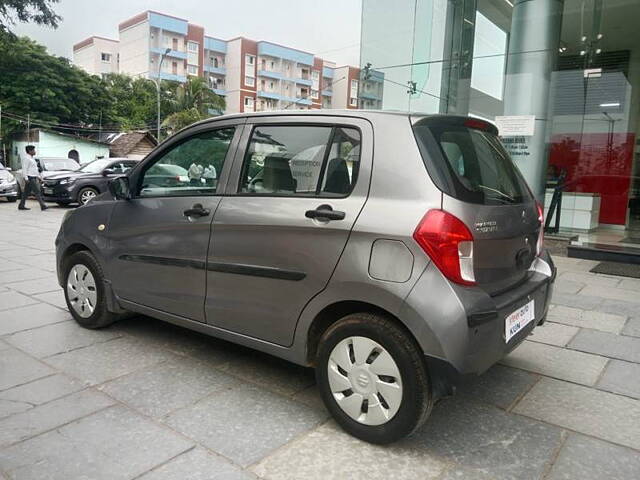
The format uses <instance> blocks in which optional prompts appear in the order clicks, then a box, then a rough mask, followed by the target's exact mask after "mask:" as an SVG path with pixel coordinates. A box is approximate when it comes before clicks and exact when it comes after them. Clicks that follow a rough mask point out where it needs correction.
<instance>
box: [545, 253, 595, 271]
mask: <svg viewBox="0 0 640 480" xmlns="http://www.w3.org/2000/svg"><path fill="white" fill-rule="evenodd" d="M553 262H554V263H555V265H556V267H558V270H559V271H560V273H564V272H585V273H586V272H589V270H591V269H592V268H593V267H595V266H596V265H597V264H598V263H599V262H596V261H593V260H585V259H578V258H569V257H559V256H557V257H556V256H554V257H553Z"/></svg>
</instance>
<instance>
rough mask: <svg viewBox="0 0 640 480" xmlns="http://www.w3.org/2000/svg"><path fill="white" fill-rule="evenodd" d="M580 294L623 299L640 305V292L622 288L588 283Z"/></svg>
mask: <svg viewBox="0 0 640 480" xmlns="http://www.w3.org/2000/svg"><path fill="white" fill-rule="evenodd" d="M579 295H587V296H594V297H602V298H607V299H610V300H622V301H624V302H631V303H637V304H638V306H639V307H640V295H638V292H635V291H631V290H623V289H621V288H615V287H603V286H594V285H587V286H586V287H584V288H583V289H582V290H580V294H579Z"/></svg>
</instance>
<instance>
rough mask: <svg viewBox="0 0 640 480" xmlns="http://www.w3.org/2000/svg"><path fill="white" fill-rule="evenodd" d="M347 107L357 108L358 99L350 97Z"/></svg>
mask: <svg viewBox="0 0 640 480" xmlns="http://www.w3.org/2000/svg"><path fill="white" fill-rule="evenodd" d="M349 105H351V106H352V107H357V106H358V99H357V98H356V97H351V98H350V99H349Z"/></svg>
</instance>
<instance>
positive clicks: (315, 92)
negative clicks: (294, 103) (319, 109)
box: [311, 90, 318, 98]
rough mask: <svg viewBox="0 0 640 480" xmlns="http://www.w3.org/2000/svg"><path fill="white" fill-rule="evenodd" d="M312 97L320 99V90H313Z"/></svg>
mask: <svg viewBox="0 0 640 480" xmlns="http://www.w3.org/2000/svg"><path fill="white" fill-rule="evenodd" d="M311 97H312V98H318V90H311Z"/></svg>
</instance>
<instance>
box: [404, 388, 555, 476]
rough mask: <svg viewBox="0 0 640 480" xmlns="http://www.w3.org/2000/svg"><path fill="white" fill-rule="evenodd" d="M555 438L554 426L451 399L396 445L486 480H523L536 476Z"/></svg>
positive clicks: (439, 406)
mask: <svg viewBox="0 0 640 480" xmlns="http://www.w3.org/2000/svg"><path fill="white" fill-rule="evenodd" d="M534 388H535V387H534ZM561 436H562V430H561V429H559V428H557V427H555V426H552V425H546V424H543V423H540V422H536V421H532V420H530V419H527V418H525V417H522V416H518V415H512V414H509V413H507V412H505V411H503V410H500V409H498V408H496V407H493V406H491V405H486V404H481V403H478V402H474V401H471V400H467V399H463V398H460V397H453V398H449V399H446V400H443V401H442V402H440V403H438V405H436V407H435V408H434V410H433V412H432V414H431V417H430V418H429V419H428V420H427V422H426V423H425V425H424V427H422V428H421V429H420V430H418V431H417V432H416V433H415V434H414V435H413V436H411V437H408V438H406V439H404V440H401V441H400V442H398V445H399V446H412V447H413V448H415V449H416V450H418V451H419V452H424V453H425V454H430V455H435V456H437V457H440V458H443V459H446V460H448V461H451V462H454V463H455V464H457V465H458V466H460V467H463V468H467V469H478V470H481V471H482V472H485V473H486V474H488V475H489V476H490V477H492V478H501V479H514V480H515V479H518V480H523V479H539V478H540V477H541V476H542V472H543V471H544V469H545V467H546V465H547V464H548V463H549V462H550V461H551V458H552V457H553V454H554V451H555V450H556V449H557V448H558V447H559V446H560V443H561Z"/></svg>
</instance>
